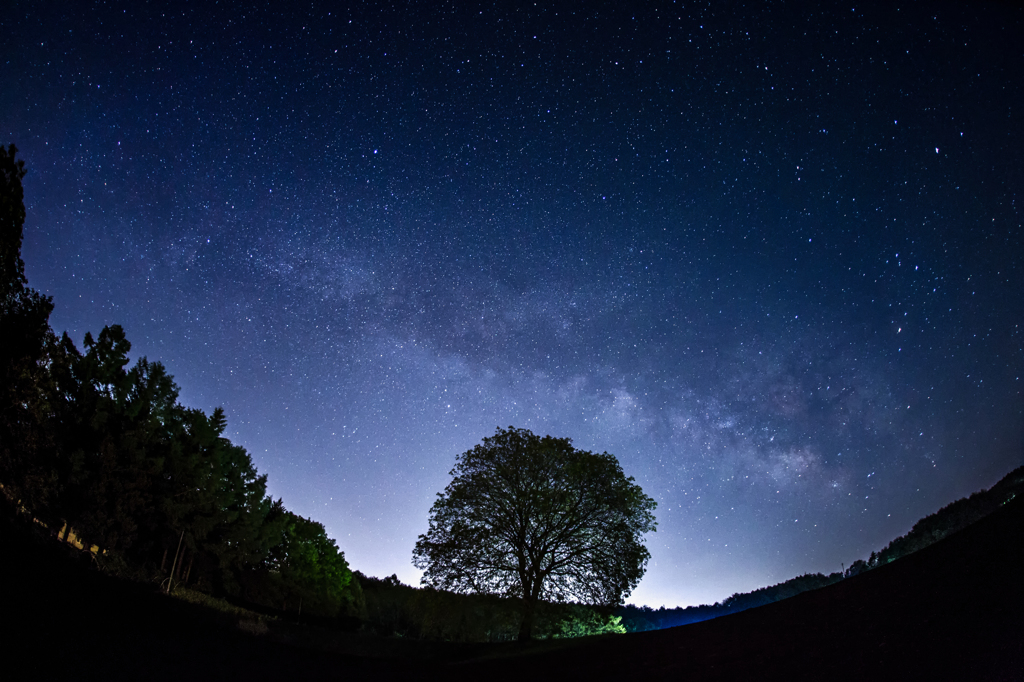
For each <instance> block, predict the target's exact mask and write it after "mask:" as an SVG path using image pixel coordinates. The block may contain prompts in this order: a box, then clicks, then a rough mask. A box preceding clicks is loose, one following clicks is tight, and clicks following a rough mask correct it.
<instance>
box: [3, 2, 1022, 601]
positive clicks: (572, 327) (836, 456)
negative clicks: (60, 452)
mask: <svg viewBox="0 0 1024 682" xmlns="http://www.w3.org/2000/svg"><path fill="white" fill-rule="evenodd" d="M289 4H290V5H293V6H294V7H295V8H288V5H289ZM633 4H645V5H646V4H647V3H633ZM765 4H766V3H750V4H744V3H740V2H715V3H712V4H711V6H709V4H708V3H698V2H686V3H682V2H678V3H673V2H663V3H651V4H650V6H649V7H646V8H643V9H640V8H631V7H629V5H630V3H598V2H570V3H548V2H538V3H536V4H529V3H508V4H507V5H506V4H493V3H492V4H474V3H472V2H458V3H447V2H409V3H394V4H390V3H389V4H380V5H378V4H374V3H369V2H351V3H323V5H321V4H320V3H318V2H312V3H304V4H302V8H301V9H299V8H298V6H299V5H300V3H264V2H249V3H231V2H221V3H219V4H217V5H214V4H213V3H209V2H177V3H174V2H169V3H158V2H151V3H143V2H131V3H122V2H90V3H64V2H46V1H40V2H21V1H19V0H15V1H14V2H12V3H11V4H9V5H8V7H7V9H5V10H4V14H5V17H4V25H5V30H4V33H5V35H4V37H3V38H2V39H0V40H2V43H0V45H2V48H0V49H2V53H0V59H2V63H3V68H2V69H0V102H2V104H0V142H3V143H5V144H6V143H11V142H13V143H15V144H16V145H17V146H18V148H19V150H20V156H21V158H23V159H24V160H25V162H26V165H27V167H28V175H26V177H25V180H24V185H25V197H26V207H27V210H28V218H27V221H26V224H25V243H24V247H23V257H24V260H25V263H26V274H27V276H28V278H29V283H30V285H31V286H34V287H35V288H37V289H39V290H41V291H43V292H45V293H46V294H48V295H51V296H53V297H54V301H55V304H56V309H55V311H54V314H53V316H52V318H51V323H52V326H53V327H54V329H55V330H56V331H57V332H58V333H60V332H61V331H64V330H67V331H68V333H69V334H70V335H71V336H72V337H73V338H74V339H75V340H76V342H77V343H78V344H79V345H80V344H81V341H82V337H83V336H84V334H85V332H86V331H92V332H93V333H95V332H97V331H99V329H101V328H102V327H103V326H104V325H107V324H115V323H117V324H121V325H123V326H124V328H125V331H126V333H127V335H128V338H129V339H130V340H131V341H132V343H133V351H132V354H133V357H140V356H147V357H148V358H149V359H151V360H160V361H161V362H163V363H164V364H165V365H166V366H167V368H168V370H169V371H170V372H171V374H173V375H174V376H175V379H176V381H177V383H178V384H179V385H180V386H181V389H182V390H181V400H182V402H183V403H185V404H186V405H189V406H194V407H199V408H202V409H204V410H206V411H207V412H209V411H211V410H212V409H213V408H214V407H216V406H223V407H224V408H225V410H226V412H227V416H228V435H229V437H231V438H232V440H233V441H235V442H236V443H239V444H241V445H243V446H245V447H246V448H247V449H248V450H249V452H250V453H251V454H252V456H253V459H254V461H255V463H256V466H257V467H258V469H259V470H260V471H261V472H263V473H266V474H268V476H269V490H270V492H271V493H272V494H273V495H274V496H275V497H282V498H283V499H284V502H285V504H286V506H287V507H288V508H289V509H292V510H293V511H295V512H297V513H299V514H302V515H304V516H309V517H312V518H314V519H316V520H319V521H321V522H323V523H324V525H325V526H326V527H327V530H328V533H329V534H330V535H331V536H332V537H334V538H336V539H337V541H338V544H339V546H340V547H341V549H342V550H343V551H344V552H345V553H346V556H347V558H348V560H349V562H350V563H351V565H352V566H353V568H356V569H359V570H361V571H363V572H364V573H366V574H369V575H378V576H385V575H390V574H392V573H396V574H397V575H398V576H399V577H400V578H401V579H402V580H403V581H404V582H407V583H411V584H418V579H419V573H418V571H416V569H415V568H414V567H413V566H412V564H411V553H412V548H413V545H414V543H415V540H416V537H417V535H418V534H420V533H423V532H425V531H426V527H427V513H428V510H429V507H430V505H431V503H432V501H433V499H434V496H435V494H436V493H438V492H439V491H441V490H442V489H443V488H444V486H445V485H446V484H447V483H448V481H449V480H450V477H449V473H448V472H449V471H450V469H451V467H452V466H453V465H454V463H455V457H456V455H457V454H458V453H460V452H463V451H465V450H467V449H469V448H471V447H472V446H473V445H475V444H476V443H478V442H480V440H481V439H482V438H483V437H485V436H488V435H492V434H493V433H494V431H495V428H496V427H498V426H502V427H506V426H510V425H513V426H516V427H520V428H528V429H531V430H532V431H534V432H535V433H537V434H539V435H544V434H551V435H555V436H559V437H570V438H572V439H573V442H574V444H575V445H576V446H577V447H579V448H583V449H587V450H594V451H598V452H601V451H608V452H611V453H613V454H615V455H616V456H617V457H618V458H619V461H620V462H621V464H622V466H623V468H624V470H625V472H626V474H627V475H631V476H634V477H635V478H636V480H637V482H638V483H639V484H640V485H641V486H642V488H643V489H644V491H645V492H646V493H647V494H649V495H651V496H652V497H654V498H655V499H656V500H657V501H658V505H659V506H658V510H657V517H658V522H659V527H658V531H657V532H656V533H654V534H652V535H649V536H648V539H647V543H648V547H649V549H650V551H651V554H652V559H651V562H650V564H649V567H648V572H647V575H646V577H645V578H644V580H643V581H642V582H641V584H640V586H639V587H638V588H637V590H636V591H635V592H634V593H633V595H631V596H630V597H629V598H628V601H631V602H633V603H637V604H649V605H651V606H654V607H657V606H661V605H667V606H676V605H688V604H697V603H706V602H714V601H717V600H720V599H723V598H724V597H727V596H728V595H730V594H732V593H734V592H741V591H748V590H751V589H754V588H757V587H760V586H764V585H768V584H773V583H777V582H781V581H783V580H786V579H788V578H791V577H793V576H796V575H799V574H802V573H805V572H816V571H821V572H825V573H828V572H831V571H836V570H840V567H841V565H842V564H843V563H845V564H846V565H849V564H850V562H852V561H853V560H855V559H858V558H865V557H866V556H867V555H868V554H869V553H870V552H871V551H872V550H874V549H879V548H881V547H883V546H884V545H885V544H886V543H887V542H888V541H889V540H891V539H892V538H893V537H895V536H897V535H899V534H902V533H905V532H906V531H907V530H909V528H910V526H911V525H912V524H913V523H914V522H915V521H916V520H917V519H918V518H920V517H922V516H924V515H926V514H929V513H931V512H934V511H935V510H937V509H938V508H939V507H941V506H943V505H945V504H947V503H949V502H951V501H953V500H954V499H956V498H958V497H961V496H964V495H966V494H969V493H971V492H973V491H975V490H978V489H980V488H983V487H988V486H990V485H991V484H993V483H994V482H995V481H996V480H998V479H999V478H1000V477H1002V476H1003V475H1004V474H1005V473H1007V472H1008V471H1009V470H1010V469H1012V468H1014V467H1015V466H1018V465H1020V464H1021V463H1022V462H1024V426H1022V424H1024V398H1022V382H1021V375H1022V371H1024V352H1022V343H1024V335H1022V328H1021V325H1022V323H1024V278H1022V274H1024V263H1022V256H1024V248H1022V246H1024V245H1022V230H1021V222H1022V220H1021V200H1022V196H1021V191H1022V188H1024V144H1022V141H1024V116H1022V114H1024V111H1022V110H1024V56H1022V52H1024V12H1022V11H1021V10H1020V9H1018V8H1015V7H1013V6H1012V5H1010V4H985V3H954V4H946V3H941V2H938V3H907V4H902V3H899V2H892V3H871V4H870V5H866V6H862V5H861V3H846V4H843V5H834V6H828V7H821V6H820V5H819V4H817V3H802V2H785V3H783V2H779V3H772V4H771V6H770V7H766V6H764V5H765ZM516 5H519V7H518V8H517V7H516Z"/></svg>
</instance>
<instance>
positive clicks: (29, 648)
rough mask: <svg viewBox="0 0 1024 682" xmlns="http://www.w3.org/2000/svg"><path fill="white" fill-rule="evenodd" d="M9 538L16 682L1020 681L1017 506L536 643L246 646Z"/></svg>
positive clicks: (293, 635)
mask: <svg viewBox="0 0 1024 682" xmlns="http://www.w3.org/2000/svg"><path fill="white" fill-rule="evenodd" d="M0 530H2V534H3V537H2V538H0V540H2V545H0V546H2V547H3V552H2V560H0V579H2V583H0V584H2V588H0V589H2V590H3V593H4V599H3V606H2V609H3V611H2V613H3V616H2V617H3V620H4V621H5V622H4V626H5V627H4V630H6V631H7V633H8V634H7V635H5V637H4V638H3V639H0V643H2V646H0V651H2V655H3V668H2V669H4V670H6V671H7V672H15V674H16V678H17V679H21V678H34V679H39V678H61V679H98V678H106V679H128V678H133V679H175V680H195V679H244V680H271V679H274V680H282V679H365V678H370V677H373V678H375V679H388V678H399V677H400V678H402V679H435V678H445V679H452V678H457V679H481V680H494V679H517V680H527V679H580V678H581V677H582V676H587V677H589V678H591V679H614V678H620V679H658V680H661V679H666V680H667V679H673V680H676V679H678V680H755V679H756V680H765V679H786V680H854V679H856V680H868V679H870V680H890V679H908V680H909V679H914V680H1024V608H1022V607H1024V592H1022V582H1024V499H1020V498H1018V499H1014V500H1013V501H1012V502H1011V503H1009V504H1007V505H1006V506H1004V507H1003V508H1001V509H1000V510H999V511H997V512H995V513H994V514H992V515H991V516H989V517H987V518H985V519H983V520H982V521H980V522H978V523H977V524H975V525H973V526H971V527H969V528H967V529H965V530H963V531H961V532H960V533H957V534H955V535H953V536H951V537H949V538H947V539H946V540H944V541H942V542H939V543H937V544H935V545H932V546H931V547H929V548H926V549H924V550H922V551H920V552H918V553H916V554H913V555H910V556H908V557H905V558H903V559H901V560H899V561H897V562H894V563H892V564H889V565H888V566H884V567H882V568H879V569H876V570H874V571H870V572H867V573H864V574H862V575H860V576H857V577H855V578H851V579H848V580H845V581H843V582H841V583H839V584H836V585H833V586H831V587H827V588H825V589H822V590H818V591H815V592H808V593H804V594H801V595H799V596H797V597H794V598H792V599H788V600H785V601H782V602H778V603H776V604H772V605H769V606H765V607H761V608H758V609H752V610H750V611H746V612H743V613H739V614H736V615H732V616H726V617H723V618H719V619H716V620H713V621H707V622H704V623H696V624H694V625H686V626H682V627H678V628H671V629H668V630H661V631H657V632H646V633H639V634H633V635H619V636H608V637H600V638H588V639H581V640H573V641H565V640H561V641H557V642H551V641H549V642H537V643H535V644H534V645H532V646H526V647H523V646H519V645H516V644H510V645H463V646H459V645H446V644H437V643H434V644H431V643H421V642H404V641H401V640H382V639H381V638H373V637H366V636H361V635H355V634H345V633H329V632H323V631H320V632H314V631H313V630H314V629H311V630H310V631H309V633H308V636H306V635H303V634H302V631H301V629H300V628H296V627H282V628H279V629H272V631H271V634H270V635H265V636H253V635H248V634H245V633H243V632H241V631H240V630H238V628H237V627H236V622H237V618H236V617H232V616H228V615H226V614H223V613H218V612H214V611H210V610H207V609H204V608H201V607H196V606H193V605H191V604H187V603H183V602H180V601H178V600H175V599H171V598H167V597H164V596H162V595H160V594H158V593H156V592H155V591H154V590H153V589H152V588H151V587H148V586H142V585H135V584H129V583H124V582H120V581H116V580H113V579H111V578H108V577H106V576H104V575H101V574H98V573H97V572H95V571H92V570H88V568H87V562H86V564H84V565H79V563H78V562H76V561H74V560H72V559H69V558H68V555H67V552H66V550H65V549H64V548H62V547H59V546H54V545H52V544H42V545H40V544H39V543H37V542H33V541H32V540H31V539H30V538H29V537H28V536H26V535H25V534H24V533H22V532H20V531H19V530H18V529H17V527H16V525H15V526H12V525H11V524H10V523H4V524H2V525H0ZM289 642H298V644H295V643H289ZM313 647H321V648H313ZM322 647H326V648H327V649H328V650H324V648H322ZM6 676H7V675H6V673H5V674H4V677H6ZM12 679H13V678H12Z"/></svg>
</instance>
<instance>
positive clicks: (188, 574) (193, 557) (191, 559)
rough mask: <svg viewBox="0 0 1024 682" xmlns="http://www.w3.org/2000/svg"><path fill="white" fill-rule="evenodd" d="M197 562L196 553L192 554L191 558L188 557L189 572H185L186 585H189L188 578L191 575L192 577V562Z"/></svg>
mask: <svg viewBox="0 0 1024 682" xmlns="http://www.w3.org/2000/svg"><path fill="white" fill-rule="evenodd" d="M195 560H196V553H195V552H192V554H190V555H189V557H188V570H187V571H185V584H186V585H188V577H189V576H190V575H192V562H193V561H195Z"/></svg>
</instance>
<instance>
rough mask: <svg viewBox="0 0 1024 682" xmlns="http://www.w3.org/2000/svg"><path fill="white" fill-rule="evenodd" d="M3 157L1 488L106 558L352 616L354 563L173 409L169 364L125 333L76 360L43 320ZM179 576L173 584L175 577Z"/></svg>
mask: <svg viewBox="0 0 1024 682" xmlns="http://www.w3.org/2000/svg"><path fill="white" fill-rule="evenodd" d="M16 153H17V150H16V148H15V147H14V145H11V146H10V147H9V148H7V149H5V148H3V147H2V146H0V295H2V301H0V339H2V343H0V485H2V487H3V493H4V497H5V498H6V500H7V501H8V503H10V504H14V505H16V507H17V508H18V509H21V510H24V511H25V512H27V513H29V514H31V515H32V516H33V517H34V518H35V519H37V520H38V521H39V522H40V523H42V524H44V525H45V526H47V527H49V528H50V529H52V530H53V531H54V532H57V533H58V534H59V537H60V539H61V540H63V541H69V540H71V538H72V534H73V535H74V536H76V539H77V540H78V541H80V542H81V543H82V544H83V545H84V546H85V547H90V546H96V547H97V548H98V550H99V551H98V553H97V561H99V562H101V563H104V564H105V565H106V566H107V568H109V569H111V570H115V571H118V572H121V573H127V574H131V575H133V576H135V577H143V576H148V577H152V576H166V577H167V579H168V580H169V581H172V582H175V583H187V584H190V585H193V586H197V587H199V588H200V589H205V590H206V591H210V592H213V593H217V594H222V595H228V596H234V597H238V598H241V599H245V600H247V601H251V602H255V603H262V604H266V605H268V606H273V607H275V608H278V609H284V610H292V609H297V608H302V609H303V610H305V611H306V612H308V613H313V614H321V615H324V616H333V615H336V614H338V613H344V612H346V611H358V610H359V603H360V593H359V586H358V582H357V581H356V580H355V579H354V578H353V575H352V572H351V570H350V569H349V566H348V563H347V562H346V560H345V556H344V554H343V553H342V552H341V551H339V549H338V547H337V545H336V544H335V542H334V541H333V540H332V539H330V538H329V537H327V534H326V531H325V529H324V527H323V525H322V524H320V523H319V522H316V521H313V520H311V519H306V518H303V517H301V516H299V515H297V514H294V513H293V512H291V511H288V510H287V509H286V508H285V507H284V504H283V503H282V501H281V500H280V499H279V500H276V501H275V500H273V499H271V497H270V496H268V495H267V477H266V476H265V475H261V474H260V473H259V472H258V471H257V470H256V467H255V465H254V464H253V461H252V458H251V457H250V455H249V453H248V452H246V450H245V449H244V448H242V447H241V446H238V445H235V444H234V443H232V442H231V441H230V440H229V439H228V438H227V437H225V435H224V432H225V429H226V427H227V419H226V417H225V415H224V411H223V410H222V409H220V408H217V409H215V410H214V411H213V413H212V414H209V415H207V414H205V413H204V412H203V411H202V410H198V409H194V408H188V407H185V406H184V405H182V404H181V403H180V402H178V386H177V385H176V384H175V383H174V379H173V377H172V376H171V375H170V374H168V372H167V370H166V368H165V367H164V366H163V365H162V364H161V363H159V362H153V361H150V360H148V359H146V358H140V359H138V360H137V361H136V362H135V363H134V364H132V363H131V362H130V360H129V357H128V353H129V351H130V350H131V343H130V342H129V341H128V339H127V338H126V336H125V333H124V330H123V329H122V328H121V327H120V326H118V325H111V326H108V327H105V328H103V329H102V330H101V331H100V332H99V334H98V335H97V336H95V337H94V336H93V335H92V334H86V335H85V339H84V341H83V344H82V347H81V349H80V348H79V347H77V346H76V345H75V343H74V341H72V339H71V338H69V337H68V335H67V334H66V333H64V334H62V335H61V336H59V337H58V336H57V335H56V334H55V333H54V331H53V330H52V328H51V327H50V325H49V317H50V313H51V312H52V311H53V301H52V299H51V298H50V297H47V296H44V295H42V294H41V293H39V292H38V291H36V290H34V289H32V288H30V287H29V286H28V282H27V280H26V278H25V274H24V262H23V261H22V259H21V244H22V238H23V226H24V221H25V208H24V195H23V189H22V183H21V179H22V177H23V176H24V174H25V168H24V163H23V162H22V161H20V160H17V159H16ZM172 570H173V575H172V574H170V571H172Z"/></svg>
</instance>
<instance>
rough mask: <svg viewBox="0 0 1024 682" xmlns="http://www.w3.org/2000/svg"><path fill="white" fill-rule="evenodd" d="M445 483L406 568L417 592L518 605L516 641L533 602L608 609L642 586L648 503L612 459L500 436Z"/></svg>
mask: <svg viewBox="0 0 1024 682" xmlns="http://www.w3.org/2000/svg"><path fill="white" fill-rule="evenodd" d="M451 474H452V476H453V477H454V478H453V480H452V482H451V483H450V484H449V485H448V487H447V488H445V490H444V492H443V493H439V494H438V496H437V500H436V501H435V502H434V505H433V507H431V510H430V520H429V523H430V526H429V530H428V531H427V533H426V534H425V535H421V536H420V537H419V539H418V540H417V542H416V548H415V550H414V551H413V563H414V564H415V565H416V567H417V568H420V569H422V570H423V571H424V576H423V579H422V582H423V584H425V585H429V586H432V587H436V588H439V589H445V590H451V591H453V592H466V593H487V594H498V595H503V596H508V597H515V598H518V599H521V600H522V605H523V613H522V622H521V626H520V631H519V637H520V639H529V638H530V637H531V630H532V627H533V616H534V612H535V610H536V605H537V602H538V601H540V600H547V601H558V602H561V601H568V600H576V601H579V602H581V603H585V604H593V605H605V606H612V605H617V604H621V603H622V601H623V599H624V597H625V596H627V595H628V594H629V593H630V592H632V591H633V589H634V588H635V587H636V585H637V583H639V582H640V578H642V577H643V574H644V571H645V570H646V566H647V561H648V559H649V558H650V552H648V551H647V548H646V547H645V546H644V544H643V535H644V534H645V533H648V532H652V531H654V530H655V527H656V525H657V524H656V523H655V520H654V514H653V511H654V509H655V507H656V503H655V501H654V500H653V499H651V498H650V497H648V496H647V495H645V494H644V493H643V491H642V490H641V489H640V486H639V485H637V484H636V483H634V482H633V478H631V477H630V478H627V477H626V476H625V474H623V471H622V467H621V466H619V462H618V460H616V458H615V457H614V456H613V455H610V454H608V453H607V452H605V453H601V454H595V453H592V452H587V451H584V450H578V449H576V448H574V447H573V446H572V441H570V440H569V439H568V438H554V437H551V436H544V437H543V438H542V437H539V436H536V435H534V434H533V433H531V432H530V431H528V430H526V429H517V428H515V427H511V426H510V427H509V428H508V429H500V428H499V429H498V430H497V432H496V433H495V435H494V436H491V437H489V438H484V440H483V443H481V444H479V445H477V446H476V447H474V448H473V449H472V450H469V451H467V452H464V453H462V454H461V455H459V456H458V459H457V462H456V465H455V468H454V469H452V471H451Z"/></svg>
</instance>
